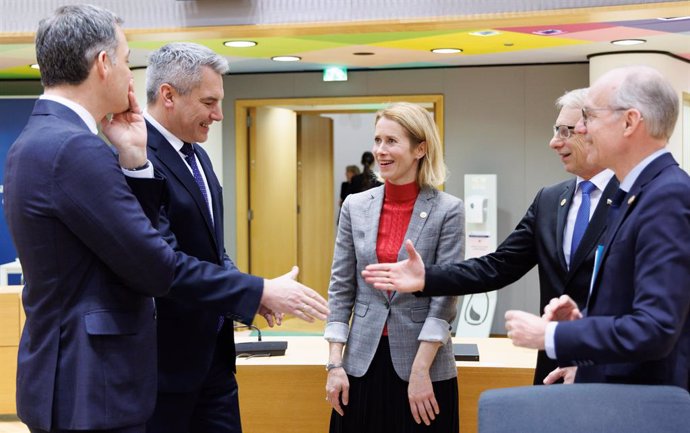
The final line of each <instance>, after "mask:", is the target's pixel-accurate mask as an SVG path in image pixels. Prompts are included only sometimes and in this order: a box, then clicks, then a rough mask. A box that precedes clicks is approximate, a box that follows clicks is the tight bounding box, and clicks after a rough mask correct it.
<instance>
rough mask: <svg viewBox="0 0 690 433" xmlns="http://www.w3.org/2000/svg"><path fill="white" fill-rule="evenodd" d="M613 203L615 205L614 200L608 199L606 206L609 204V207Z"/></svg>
mask: <svg viewBox="0 0 690 433" xmlns="http://www.w3.org/2000/svg"><path fill="white" fill-rule="evenodd" d="M611 203H613V200H611V199H610V198H607V199H606V204H607V205H608V206H611Z"/></svg>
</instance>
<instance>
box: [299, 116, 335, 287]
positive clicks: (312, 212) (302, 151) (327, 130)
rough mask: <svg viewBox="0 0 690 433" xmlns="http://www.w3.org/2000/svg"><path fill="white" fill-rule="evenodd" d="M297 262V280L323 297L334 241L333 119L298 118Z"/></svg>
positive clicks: (329, 272) (328, 278)
mask: <svg viewBox="0 0 690 433" xmlns="http://www.w3.org/2000/svg"><path fill="white" fill-rule="evenodd" d="M297 124H298V127H297V130H298V140H297V204H298V207H297V209H298V214H297V262H298V264H299V267H300V277H299V280H300V281H301V282H302V283H303V284H305V285H307V286H309V287H311V288H312V289H314V290H316V291H317V292H319V293H320V294H321V296H323V297H324V298H325V297H326V296H327V293H328V282H329V280H330V274H331V262H332V259H333V244H334V233H335V227H334V221H335V218H334V215H333V120H332V119H330V118H327V117H321V116H319V115H315V114H310V115H306V114H303V115H300V116H299V117H298V122H297Z"/></svg>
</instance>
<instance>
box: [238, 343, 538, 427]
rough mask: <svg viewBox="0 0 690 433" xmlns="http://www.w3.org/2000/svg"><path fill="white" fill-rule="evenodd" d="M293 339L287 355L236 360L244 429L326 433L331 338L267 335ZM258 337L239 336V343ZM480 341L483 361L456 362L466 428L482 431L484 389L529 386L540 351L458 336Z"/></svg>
mask: <svg viewBox="0 0 690 433" xmlns="http://www.w3.org/2000/svg"><path fill="white" fill-rule="evenodd" d="M263 340H264V341H274V340H276V341H277V340H284V341H287V342H288V346H287V350H286V352H285V355H284V356H275V357H254V358H238V359H237V381H238V383H239V390H240V411H241V415H242V425H243V430H244V432H245V433H265V432H281V433H324V432H327V431H328V420H329V418H330V411H331V408H330V406H329V404H328V402H326V400H325V396H326V389H325V387H326V370H325V368H324V366H325V365H326V362H327V358H328V343H327V342H326V341H325V340H324V339H323V337H263ZM247 341H256V337H249V336H238V337H237V342H247ZM453 342H454V343H469V344H476V345H477V347H478V349H479V361H462V362H456V365H457V368H458V397H459V404H460V408H459V411H460V431H461V433H476V432H477V403H478V400H479V394H481V393H482V391H484V390H487V389H493V388H505V387H511V386H523V385H530V384H531V383H532V377H533V374H534V365H535V364H536V360H537V352H536V351H535V350H530V349H523V348H518V347H515V346H513V345H512V343H511V341H510V340H509V339H507V338H454V339H453Z"/></svg>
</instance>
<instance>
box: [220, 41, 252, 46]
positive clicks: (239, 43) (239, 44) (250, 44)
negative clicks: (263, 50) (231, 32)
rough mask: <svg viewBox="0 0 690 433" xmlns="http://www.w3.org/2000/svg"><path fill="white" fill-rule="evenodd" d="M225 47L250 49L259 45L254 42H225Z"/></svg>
mask: <svg viewBox="0 0 690 433" xmlns="http://www.w3.org/2000/svg"><path fill="white" fill-rule="evenodd" d="M223 45H225V46H226V47H231V48H249V47H255V46H256V45H257V43H256V42H254V41H225V42H223Z"/></svg>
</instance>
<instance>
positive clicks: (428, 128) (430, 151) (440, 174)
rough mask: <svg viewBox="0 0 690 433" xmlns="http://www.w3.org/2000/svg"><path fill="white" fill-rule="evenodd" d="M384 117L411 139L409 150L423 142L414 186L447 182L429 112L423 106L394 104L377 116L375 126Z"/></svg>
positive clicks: (439, 142)
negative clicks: (422, 151) (423, 149)
mask: <svg viewBox="0 0 690 433" xmlns="http://www.w3.org/2000/svg"><path fill="white" fill-rule="evenodd" d="M382 117H385V118H386V119H388V120H392V121H394V122H395V123H397V124H398V125H400V126H402V127H403V128H404V129H405V130H406V131H407V135H408V136H409V137H410V139H411V140H410V141H411V142H412V149H410V150H414V149H416V148H417V147H418V146H419V145H420V144H422V142H426V154H425V155H424V156H423V157H422V158H421V159H420V160H419V167H418V169H417V185H419V187H420V188H421V187H424V186H429V187H433V188H437V187H438V186H440V185H442V184H443V182H445V180H446V165H445V163H444V162H443V150H442V148H441V137H440V136H439V133H438V128H437V127H436V123H435V122H434V118H433V117H432V116H431V113H429V111H427V110H426V109H425V108H424V107H422V106H420V105H417V104H411V103H409V102H396V103H394V104H391V105H389V106H388V107H386V108H384V109H383V110H379V111H378V112H377V113H376V122H375V124H376V123H378V122H379V120H380V119H381V118H382Z"/></svg>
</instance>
